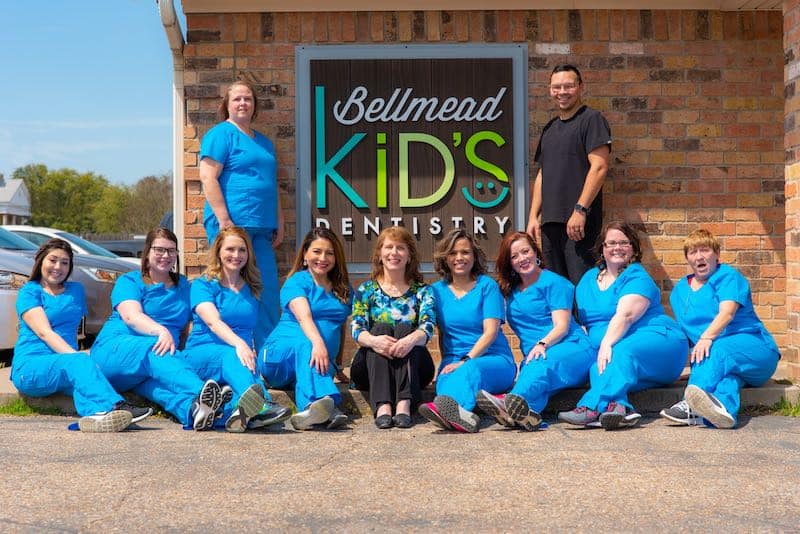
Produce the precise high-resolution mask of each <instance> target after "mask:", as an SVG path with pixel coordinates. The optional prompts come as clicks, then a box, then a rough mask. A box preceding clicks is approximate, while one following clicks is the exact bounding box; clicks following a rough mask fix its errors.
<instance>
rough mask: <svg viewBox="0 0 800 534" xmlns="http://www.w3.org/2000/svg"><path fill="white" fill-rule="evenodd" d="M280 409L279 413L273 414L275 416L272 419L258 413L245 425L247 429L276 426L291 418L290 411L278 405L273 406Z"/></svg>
mask: <svg viewBox="0 0 800 534" xmlns="http://www.w3.org/2000/svg"><path fill="white" fill-rule="evenodd" d="M275 406H278V408H280V411H276V412H274V413H275V414H274V415H273V416H272V417H265V416H264V414H261V413H258V414H256V415H254V416H253V418H252V419H250V422H249V423H248V424H247V428H250V429H252V428H263V427H267V426H272V425H277V424H278V423H283V422H284V421H286V420H287V419H289V418H290V417H291V416H292V411H291V410H289V409H288V408H284V407H283V406H280V405H278V404H275Z"/></svg>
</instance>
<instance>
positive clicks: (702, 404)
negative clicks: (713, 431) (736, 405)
mask: <svg viewBox="0 0 800 534" xmlns="http://www.w3.org/2000/svg"><path fill="white" fill-rule="evenodd" d="M685 395H686V402H687V403H688V404H689V408H691V409H692V410H693V411H694V412H695V413H696V414H697V415H699V416H701V417H704V418H705V419H706V420H707V421H708V422H709V423H711V424H712V425H714V426H715V427H717V428H733V426H734V425H735V424H736V420H735V419H734V418H733V416H732V415H731V414H729V413H728V410H726V409H725V407H724V406H723V405H722V403H721V402H719V400H717V398H716V397H715V396H714V395H712V394H711V393H709V392H707V391H703V390H702V389H700V388H699V387H697V386H692V385H689V386H686V393H685Z"/></svg>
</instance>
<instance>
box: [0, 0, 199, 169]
mask: <svg viewBox="0 0 800 534" xmlns="http://www.w3.org/2000/svg"><path fill="white" fill-rule="evenodd" d="M175 4H176V8H178V9H180V2H179V1H177V0H176V2H175ZM181 19H182V17H181ZM0 24H2V31H0V73H2V77H1V78H0V102H2V103H3V105H2V109H1V110H0V173H3V174H5V176H6V178H8V177H10V176H11V173H12V172H13V171H14V169H16V168H17V167H20V166H22V165H27V164H29V163H44V164H45V165H47V166H48V167H49V168H61V167H70V168H73V169H76V170H78V171H81V172H86V171H92V172H95V173H97V174H102V175H103V176H105V177H106V178H107V179H108V180H109V181H110V182H112V183H125V184H131V183H134V182H136V181H137V180H138V179H140V178H142V177H144V176H148V175H159V174H162V173H164V172H169V171H171V170H172V141H171V137H172V100H171V92H172V57H171V54H170V51H169V46H168V45H167V39H166V36H165V34H164V28H163V26H162V25H161V19H160V17H159V14H158V6H157V5H156V2H155V0H69V1H66V0H50V1H44V0H24V1H16V0H2V1H0ZM181 27H182V28H183V30H184V32H185V22H184V21H183V19H182V20H181Z"/></svg>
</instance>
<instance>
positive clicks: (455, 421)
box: [433, 395, 481, 434]
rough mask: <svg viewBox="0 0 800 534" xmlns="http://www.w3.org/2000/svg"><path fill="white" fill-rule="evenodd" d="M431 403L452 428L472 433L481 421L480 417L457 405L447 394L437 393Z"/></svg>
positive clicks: (476, 429)
mask: <svg viewBox="0 0 800 534" xmlns="http://www.w3.org/2000/svg"><path fill="white" fill-rule="evenodd" d="M433 404H434V405H435V406H436V410H437V411H438V412H439V414H440V415H441V416H442V418H443V419H444V420H445V421H447V422H448V423H450V426H452V427H453V429H454V430H458V431H459V432H466V433H469V434H474V433H475V432H477V431H478V427H479V425H480V422H481V420H480V418H479V417H478V416H477V415H475V414H473V413H469V412H467V411H466V410H465V409H463V408H462V407H461V406H459V405H458V403H457V402H456V400H455V399H454V398H452V397H448V396H447V395H439V396H437V397H436V398H435V399H433ZM465 412H466V413H465Z"/></svg>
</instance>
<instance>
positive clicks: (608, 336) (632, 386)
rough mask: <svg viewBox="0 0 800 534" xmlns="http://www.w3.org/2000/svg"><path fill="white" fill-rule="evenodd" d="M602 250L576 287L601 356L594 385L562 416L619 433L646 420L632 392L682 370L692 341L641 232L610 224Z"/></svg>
mask: <svg viewBox="0 0 800 534" xmlns="http://www.w3.org/2000/svg"><path fill="white" fill-rule="evenodd" d="M599 239H601V240H602V241H600V242H598V244H597V246H596V247H595V251H596V254H597V257H598V258H599V263H598V266H597V267H594V268H593V269H591V270H589V271H587V272H586V274H585V275H583V278H581V281H580V282H579V283H578V287H577V288H576V290H575V298H576V301H577V308H578V321H579V322H580V323H581V324H583V325H584V326H585V327H586V329H587V330H588V332H589V338H590V340H591V342H592V345H593V346H594V349H595V350H596V351H597V361H596V362H595V363H594V364H593V365H592V368H591V370H590V372H589V375H590V384H591V387H590V388H589V391H587V392H586V393H585V394H584V395H583V397H582V398H581V399H580V400H579V401H578V406H577V408H575V409H574V410H572V411H569V412H560V413H559V414H558V418H559V420H561V421H564V422H566V423H570V424H573V425H577V426H584V427H600V426H602V427H603V428H605V429H606V430H612V429H615V428H621V427H630V426H634V425H636V424H637V423H638V422H639V420H640V419H641V417H642V416H641V415H640V414H639V413H637V412H636V411H635V410H634V409H633V406H631V403H630V402H629V401H628V393H629V392H635V391H639V390H642V389H646V388H650V387H656V386H665V385H667V384H671V383H672V382H674V381H675V380H676V379H677V378H678V377H679V376H680V374H681V371H682V370H683V366H684V364H685V362H686V354H687V352H688V345H687V343H686V336H684V335H683V332H681V330H680V327H679V326H678V323H676V322H675V320H674V319H672V318H671V317H668V316H667V315H666V314H665V313H664V307H663V306H662V305H661V291H660V290H659V289H658V286H657V285H656V284H655V282H654V281H653V279H652V278H650V275H649V274H647V271H645V270H644V268H643V267H642V265H641V264H640V263H639V262H640V261H641V259H642V249H641V245H640V243H639V236H638V235H637V234H636V230H634V229H633V227H631V226H630V225H628V224H624V223H619V222H611V223H607V224H605V225H604V226H603V229H602V231H601V232H600V238H599Z"/></svg>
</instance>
